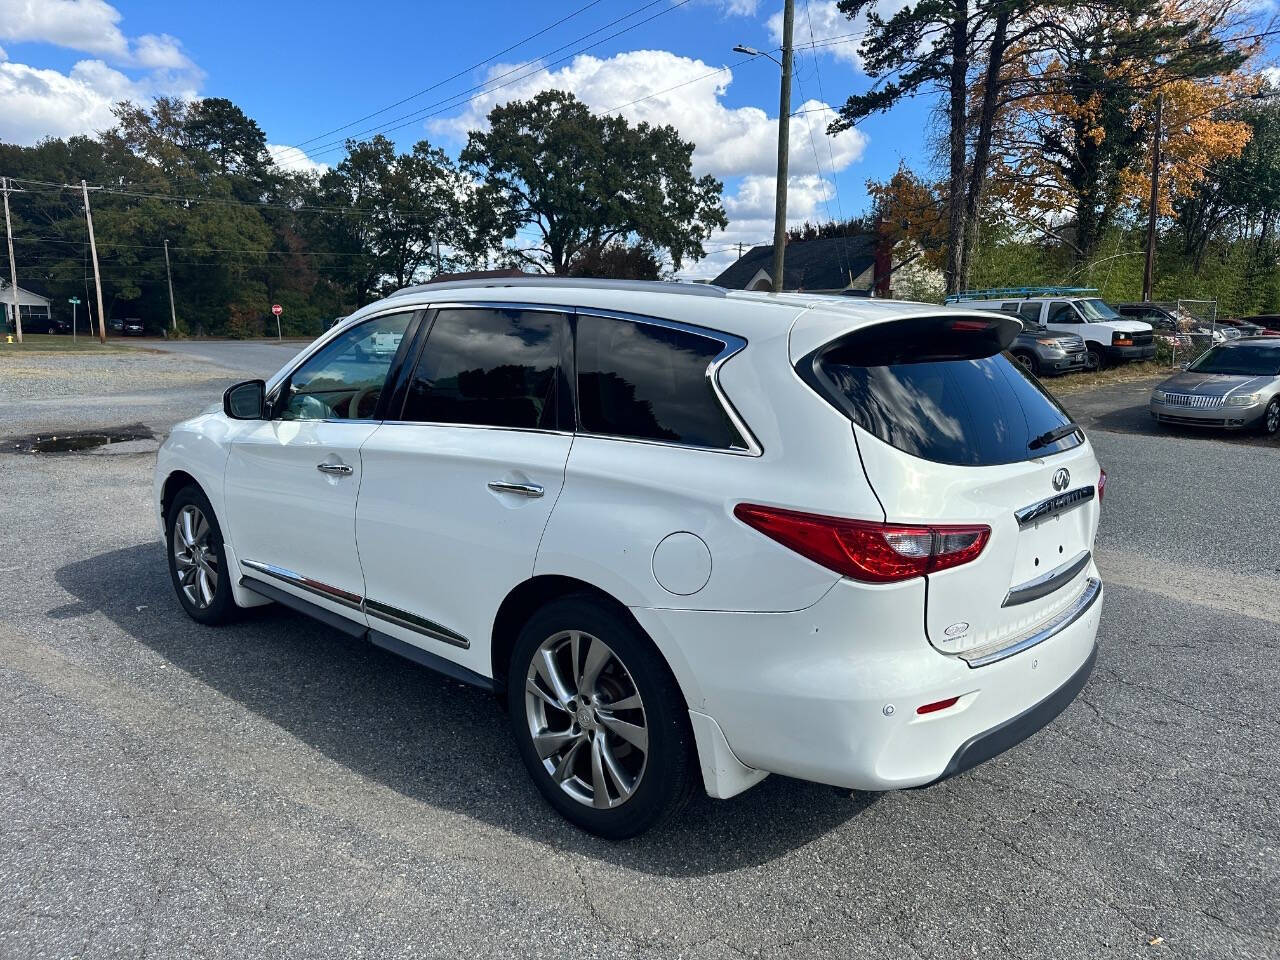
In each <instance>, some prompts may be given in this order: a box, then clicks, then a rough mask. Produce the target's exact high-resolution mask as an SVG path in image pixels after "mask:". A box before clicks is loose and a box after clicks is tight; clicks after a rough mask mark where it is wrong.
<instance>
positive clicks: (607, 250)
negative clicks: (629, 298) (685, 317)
mask: <svg viewBox="0 0 1280 960" xmlns="http://www.w3.org/2000/svg"><path fill="white" fill-rule="evenodd" d="M569 276H571V277H603V278H605V279H607V280H661V279H662V262H661V261H660V260H659V259H658V257H657V255H656V254H655V253H654V251H653V248H652V247H650V246H648V245H647V244H644V243H633V244H625V243H620V242H618V241H616V240H614V241H612V242H611V243H610V244H609V245H608V246H606V247H603V248H601V247H584V248H583V249H581V250H579V251H578V255H577V256H576V257H574V258H573V263H571V264H569Z"/></svg>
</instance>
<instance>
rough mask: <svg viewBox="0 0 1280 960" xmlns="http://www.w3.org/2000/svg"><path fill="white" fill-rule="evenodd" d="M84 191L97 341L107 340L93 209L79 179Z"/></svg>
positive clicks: (84, 184)
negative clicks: (94, 290) (96, 297)
mask: <svg viewBox="0 0 1280 960" xmlns="http://www.w3.org/2000/svg"><path fill="white" fill-rule="evenodd" d="M80 189H81V190H82V191H83V192H84V219H85V223H87V224H88V225H89V253H90V255H91V256H92V257H93V285H94V286H95V287H97V289H98V342H99V343H106V342H107V320H106V315H105V314H104V312H103V310H102V274H100V273H99V272H98V244H97V242H96V241H95V240H94V239H93V211H92V210H90V209H89V185H88V184H87V183H85V182H84V181H83V180H81V181H80Z"/></svg>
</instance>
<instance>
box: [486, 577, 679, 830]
mask: <svg viewBox="0 0 1280 960" xmlns="http://www.w3.org/2000/svg"><path fill="white" fill-rule="evenodd" d="M508 676H509V677H510V679H509V681H508V684H507V706H508V711H509V715H510V717H511V724H512V728H513V732H514V734H515V738H516V744H517V746H518V747H519V749H520V756H521V758H522V759H523V760H524V763H525V766H526V767H527V768H528V770H529V775H530V776H531V777H532V778H533V781H534V784H535V785H536V786H537V788H538V790H539V792H540V793H541V794H542V795H543V797H544V798H546V800H547V802H548V803H550V804H551V806H553V807H555V809H556V810H557V811H558V812H559V813H560V814H561V815H562V816H563V817H564V818H565V819H567V820H569V821H570V822H571V823H573V824H575V825H576V826H578V827H581V828H582V829H583V830H586V831H588V832H590V833H594V834H596V835H597V836H601V837H605V838H606V839H609V840H624V839H626V838H627V837H633V836H635V835H637V834H639V833H643V832H644V831H645V830H648V829H649V828H651V827H653V826H656V825H657V824H659V823H662V822H663V821H665V820H667V819H668V818H670V817H671V816H672V815H673V814H675V813H676V812H677V811H678V810H679V809H680V808H681V807H682V806H683V805H684V804H685V802H686V801H687V800H688V799H689V796H690V795H691V794H692V792H693V788H694V786H695V785H696V784H697V780H698V774H697V760H696V756H695V753H694V749H693V736H692V732H691V731H690V729H689V720H688V712H687V708H686V706H685V703H684V698H683V697H682V696H681V694H680V691H679V689H678V688H677V686H676V683H675V680H674V678H673V677H672V676H671V674H670V671H669V670H668V669H667V666H666V663H665V662H663V660H662V658H661V656H660V655H659V654H658V652H657V651H656V650H655V649H654V647H653V644H652V642H651V641H650V640H649V638H648V637H647V636H646V635H645V634H644V633H643V632H642V631H641V630H640V629H639V627H637V626H636V624H635V623H634V622H632V621H631V620H630V619H629V618H628V617H626V616H625V615H623V614H622V613H620V612H618V611H616V610H613V609H611V608H610V607H609V606H607V605H606V604H604V603H601V602H599V601H597V600H596V599H594V598H593V597H590V596H585V595H575V596H570V597H565V598H562V599H560V600H555V601H553V602H551V603H550V604H548V605H547V606H545V607H543V608H542V609H541V610H539V611H538V612H537V613H535V614H534V615H533V616H532V617H531V618H530V619H529V622H528V623H526V624H525V626H524V628H523V629H522V630H521V631H520V636H519V637H518V638H517V640H516V644H515V649H514V650H513V651H512V655H511V666H510V671H509V673H508Z"/></svg>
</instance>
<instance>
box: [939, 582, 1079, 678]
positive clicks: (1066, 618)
mask: <svg viewBox="0 0 1280 960" xmlns="http://www.w3.org/2000/svg"><path fill="white" fill-rule="evenodd" d="M1100 596H1102V581H1101V580H1099V579H1098V578H1097V577H1090V578H1089V579H1088V580H1086V581H1085V584H1084V590H1083V591H1082V592H1081V594H1080V596H1078V597H1076V599H1075V601H1074V602H1073V603H1072V604H1071V606H1069V607H1067V609H1065V610H1063V611H1062V612H1061V613H1060V614H1058V615H1057V616H1056V617H1053V618H1052V619H1051V620H1047V621H1046V622H1044V623H1042V624H1040V625H1039V626H1037V627H1034V628H1033V629H1032V630H1031V632H1030V633H1024V634H1023V635H1022V636H1021V637H1017V638H1016V639H1014V640H1012V641H1008V640H1000V641H997V642H996V643H989V644H987V645H986V646H982V647H975V648H974V649H973V650H965V651H964V652H963V653H958V654H956V656H958V657H959V658H960V659H961V660H963V661H965V662H966V663H967V664H969V666H971V667H985V666H987V664H991V663H997V662H999V661H1001V660H1004V659H1005V658H1006V657H1012V656H1013V655H1014V654H1015V653H1021V652H1022V651H1023V650H1029V649H1030V648H1032V647H1034V646H1036V645H1037V644H1040V643H1044V642H1045V641H1046V640H1049V639H1051V638H1053V637H1056V636H1057V635H1058V634H1060V633H1061V632H1062V631H1063V630H1066V629H1067V627H1069V626H1071V625H1072V624H1073V623H1075V622H1076V621H1077V620H1079V619H1080V618H1081V617H1083V616H1084V615H1085V614H1086V613H1087V612H1088V611H1089V608H1090V607H1092V606H1093V605H1094V604H1095V603H1096V602H1097V601H1098V598H1099V597H1100Z"/></svg>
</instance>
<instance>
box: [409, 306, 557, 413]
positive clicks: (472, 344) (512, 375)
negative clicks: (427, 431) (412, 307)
mask: <svg viewBox="0 0 1280 960" xmlns="http://www.w3.org/2000/svg"><path fill="white" fill-rule="evenodd" d="M567 338H568V321H567V319H566V317H565V315H564V314H561V313H552V312H542V311H529V310H490V309H467V308H457V309H452V310H450V309H444V310H441V311H440V312H439V314H437V316H436V319H435V322H434V323H433V324H432V325H431V332H430V333H429V334H428V335H427V342H426V345H425V346H424V347H423V349H422V358H421V359H420V360H419V361H418V367H417V369H416V370H415V371H414V374H413V378H412V379H411V380H410V382H409V391H408V396H407V398H406V400H405V405H404V413H403V414H402V416H401V418H400V419H402V420H413V421H417V422H421V423H464V424H471V425H475V426H487V427H518V428H525V429H542V430H553V429H556V428H557V427H558V426H561V425H563V426H565V427H566V428H568V427H569V426H570V422H571V421H568V420H566V421H565V422H564V423H563V424H562V422H561V421H562V417H561V416H560V414H559V412H558V408H559V407H560V406H561V401H564V402H567V400H568V396H567V391H566V390H565V389H564V387H563V386H562V384H561V382H560V381H561V380H562V377H561V375H560V357H561V354H562V351H563V348H564V344H565V342H566V341H567Z"/></svg>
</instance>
